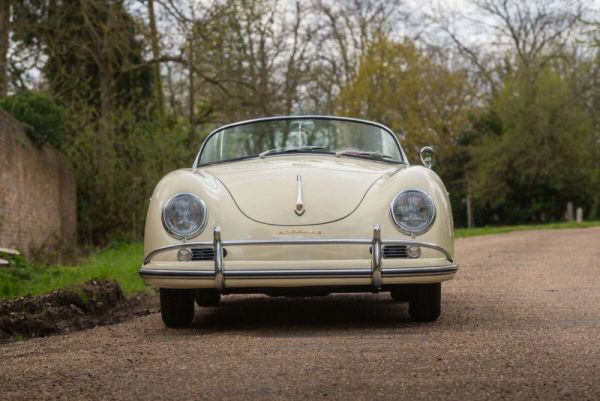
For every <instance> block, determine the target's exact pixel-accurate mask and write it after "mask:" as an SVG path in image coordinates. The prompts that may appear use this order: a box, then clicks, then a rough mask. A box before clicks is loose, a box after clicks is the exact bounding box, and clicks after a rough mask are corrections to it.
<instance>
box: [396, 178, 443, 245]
mask: <svg viewBox="0 0 600 401" xmlns="http://www.w3.org/2000/svg"><path fill="white" fill-rule="evenodd" d="M407 192H418V193H420V194H422V195H424V196H425V197H426V199H427V200H428V201H429V202H430V204H431V210H432V213H431V216H430V217H429V220H428V221H427V224H426V225H425V226H424V227H423V228H421V229H419V230H414V229H411V228H410V227H406V226H405V225H403V224H402V223H401V222H399V221H398V219H396V215H395V214H394V204H395V203H396V200H397V199H398V198H399V197H400V196H401V195H403V194H405V193H407ZM436 215H437V209H436V208H435V202H434V201H433V198H432V197H431V195H429V194H428V193H427V192H425V191H422V190H420V189H405V190H402V191H400V192H398V193H397V194H396V195H395V196H394V198H393V199H392V202H391V203H390V219H391V220H392V223H394V225H395V226H396V228H397V229H398V230H400V232H402V233H403V234H406V235H410V236H417V235H421V234H425V233H426V232H427V231H429V230H430V229H431V227H433V223H434V222H435V218H436Z"/></svg>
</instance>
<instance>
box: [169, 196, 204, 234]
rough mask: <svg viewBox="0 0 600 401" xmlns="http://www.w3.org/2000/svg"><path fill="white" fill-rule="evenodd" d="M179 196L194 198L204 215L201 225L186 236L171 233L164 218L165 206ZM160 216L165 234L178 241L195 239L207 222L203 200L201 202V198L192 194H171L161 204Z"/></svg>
mask: <svg viewBox="0 0 600 401" xmlns="http://www.w3.org/2000/svg"><path fill="white" fill-rule="evenodd" d="M181 195H188V196H191V197H192V198H194V199H195V200H196V201H197V202H198V203H199V204H200V207H201V208H202V212H203V214H204V219H203V220H202V222H201V223H200V224H199V225H198V228H197V229H196V230H195V231H193V232H192V233H190V234H187V235H181V234H178V233H176V232H173V231H172V230H171V228H169V225H168V224H167V220H166V216H165V209H166V208H167V206H168V205H169V203H170V202H171V201H172V200H173V199H175V198H176V197H178V196H181ZM161 214H162V216H161V221H162V224H163V227H164V229H165V231H166V232H167V233H168V234H169V235H170V236H171V237H173V238H176V239H180V240H188V239H191V238H195V237H197V236H198V235H200V233H201V232H202V231H203V230H204V228H205V227H206V223H207V221H208V209H207V208H206V203H204V200H202V198H200V197H199V196H198V195H196V194H193V193H191V192H177V193H176V194H173V195H172V196H171V197H169V199H167V200H166V202H165V203H164V204H163V207H162V211H161Z"/></svg>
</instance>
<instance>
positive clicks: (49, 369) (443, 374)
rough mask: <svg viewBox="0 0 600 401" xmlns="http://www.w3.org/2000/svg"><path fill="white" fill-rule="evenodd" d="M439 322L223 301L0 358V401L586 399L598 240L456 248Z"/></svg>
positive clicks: (598, 277)
mask: <svg viewBox="0 0 600 401" xmlns="http://www.w3.org/2000/svg"><path fill="white" fill-rule="evenodd" d="M456 259H457V261H458V263H459V264H460V265H461V268H460V271H459V273H458V275H457V277H456V279H455V280H453V281H452V282H449V283H447V284H444V285H443V286H442V293H443V310H442V316H441V317H440V319H439V320H438V321H437V322H435V323H428V324H425V323H419V324H417V323H412V322H410V321H409V318H408V310H407V306H406V305H404V304H395V303H393V302H392V301H391V299H390V297H389V295H388V294H380V295H372V294H368V295H334V296H330V297H321V298H311V299H307V298H301V299H286V298H275V299H272V298H267V297H263V296H230V297H226V298H225V301H224V302H223V303H222V305H221V306H219V307H216V308H206V309H203V310H202V311H199V310H197V312H196V323H195V324H194V326H193V327H192V328H189V329H179V330H175V329H167V328H165V327H164V326H163V325H162V322H161V320H160V316H159V315H158V314H152V315H149V316H146V317H143V318H138V319H135V320H132V321H129V322H125V323H121V324H117V325H113V326H104V327H98V328H96V329H93V330H87V331H82V332H77V333H72V334H70V335H63V336H54V337H48V338H40V339H33V340H30V341H25V342H19V343H13V344H8V345H3V346H0V399H27V400H32V399H48V398H60V399H151V398H153V399H227V400H230V399H233V400H235V399H244V400H251V399H369V400H371V399H410V400H420V399H423V400H432V399H455V400H478V399H527V400H530V399H544V400H548V399H573V400H600V228H590V229H580V230H556V231H530V232H518V233H511V234H503V235H494V236H485V237H476V238H470V239H460V240H458V241H457V255H456Z"/></svg>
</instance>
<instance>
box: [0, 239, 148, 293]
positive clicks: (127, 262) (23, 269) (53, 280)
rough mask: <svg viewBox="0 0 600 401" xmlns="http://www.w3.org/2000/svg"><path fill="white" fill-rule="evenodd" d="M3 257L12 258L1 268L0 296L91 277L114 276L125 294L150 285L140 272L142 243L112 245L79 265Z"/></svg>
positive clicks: (62, 285)
mask: <svg viewBox="0 0 600 401" xmlns="http://www.w3.org/2000/svg"><path fill="white" fill-rule="evenodd" d="M2 257H3V258H4V259H9V260H10V262H11V264H10V265H9V266H8V267H3V268H2V269H0V299H10V298H15V297H19V296H23V295H28V294H31V295H39V294H45V293H47V292H50V291H52V290H55V289H58V288H65V287H69V286H71V285H74V284H82V283H84V282H86V281H88V280H91V279H114V280H116V281H117V282H118V283H119V285H120V286H121V288H122V289H123V292H124V293H125V295H126V296H130V295H133V294H135V293H137V292H140V291H145V290H147V289H148V287H146V286H145V284H144V283H143V281H142V280H141V278H140V277H139V274H138V270H139V267H140V263H141V260H142V258H143V250H142V244H140V243H131V244H120V245H115V246H113V247H109V248H108V249H105V250H103V251H100V252H97V253H94V254H92V255H91V256H89V257H87V258H86V259H85V260H84V261H83V262H82V263H80V264H78V265H76V266H52V267H45V266H41V265H36V264H31V263H28V262H26V261H25V260H24V259H23V258H19V257H14V256H5V255H3V256H2Z"/></svg>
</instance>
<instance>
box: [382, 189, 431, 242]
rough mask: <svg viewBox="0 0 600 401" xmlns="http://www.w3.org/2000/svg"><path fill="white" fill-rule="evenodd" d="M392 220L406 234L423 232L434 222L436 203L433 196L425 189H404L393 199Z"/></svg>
mask: <svg viewBox="0 0 600 401" xmlns="http://www.w3.org/2000/svg"><path fill="white" fill-rule="evenodd" d="M390 212H391V215H392V220H393V221H394V223H395V224H396V226H397V227H398V228H399V229H400V231H402V232H403V233H405V234H408V235H419V234H423V233H424V232H426V231H427V230H429V228H430V227H431V225H432V224H433V220H434V219H435V205H434V204H433V200H431V197H430V196H429V195H427V194H426V193H425V192H423V191H419V190H416V189H409V190H407V191H402V192H400V193H399V194H398V195H396V197H395V198H394V200H393V201H392V205H391V209H390Z"/></svg>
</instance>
